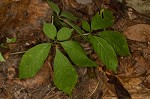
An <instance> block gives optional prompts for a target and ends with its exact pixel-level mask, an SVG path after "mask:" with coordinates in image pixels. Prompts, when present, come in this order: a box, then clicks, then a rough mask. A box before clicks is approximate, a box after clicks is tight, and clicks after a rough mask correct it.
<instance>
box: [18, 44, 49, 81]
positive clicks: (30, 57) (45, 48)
mask: <svg viewBox="0 0 150 99" xmlns="http://www.w3.org/2000/svg"><path fill="white" fill-rule="evenodd" d="M50 48H51V44H50V43H43V44H39V45H36V46H34V47H33V48H31V49H29V50H28V51H27V52H26V53H25V54H24V55H23V57H22V60H21V62H20V65H19V78H20V79H22V78H30V77H33V76H34V75H35V74H36V73H37V72H38V71H39V70H40V68H41V66H42V65H43V63H44V61H45V60H46V58H47V56H48V53H49V51H50Z"/></svg>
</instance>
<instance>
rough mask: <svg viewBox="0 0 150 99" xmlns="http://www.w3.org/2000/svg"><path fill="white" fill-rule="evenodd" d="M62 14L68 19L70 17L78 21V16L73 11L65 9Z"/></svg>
mask: <svg viewBox="0 0 150 99" xmlns="http://www.w3.org/2000/svg"><path fill="white" fill-rule="evenodd" d="M60 16H62V17H65V18H67V19H69V20H72V21H76V20H77V19H78V18H77V17H76V16H74V15H73V14H72V13H70V12H67V11H63V12H62V13H61V15H60Z"/></svg>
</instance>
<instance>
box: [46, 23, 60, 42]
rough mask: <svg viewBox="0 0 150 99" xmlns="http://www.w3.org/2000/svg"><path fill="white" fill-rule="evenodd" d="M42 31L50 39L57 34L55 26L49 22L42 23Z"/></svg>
mask: <svg viewBox="0 0 150 99" xmlns="http://www.w3.org/2000/svg"><path fill="white" fill-rule="evenodd" d="M43 32H44V33H45V34H46V35H47V36H48V37H49V38H50V39H52V40H54V39H55V37H56V34H57V30H56V27H55V26H54V25H53V24H50V23H44V26H43Z"/></svg>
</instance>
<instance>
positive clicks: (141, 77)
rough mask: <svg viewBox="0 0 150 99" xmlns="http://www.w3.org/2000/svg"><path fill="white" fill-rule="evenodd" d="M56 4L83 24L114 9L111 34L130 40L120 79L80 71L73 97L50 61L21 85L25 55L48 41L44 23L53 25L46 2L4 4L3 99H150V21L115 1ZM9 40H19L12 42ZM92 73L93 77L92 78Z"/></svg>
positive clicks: (0, 30) (0, 22)
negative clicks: (58, 80)
mask: <svg viewBox="0 0 150 99" xmlns="http://www.w3.org/2000/svg"><path fill="white" fill-rule="evenodd" d="M53 1H55V3H56V4H58V5H59V7H60V8H61V9H62V10H67V11H69V12H72V13H73V14H75V15H76V16H77V17H79V18H81V17H82V18H85V19H88V18H90V17H91V16H93V15H94V14H95V13H96V12H97V11H98V7H99V6H102V4H103V6H104V7H106V8H108V9H110V10H112V11H113V12H114V15H115V24H114V25H113V27H112V29H114V30H116V31H120V32H122V33H123V34H124V35H125V36H126V38H127V40H128V44H129V48H130V52H131V55H130V56H127V57H119V56H118V60H119V66H118V70H117V74H116V75H114V76H113V77H110V78H108V76H107V75H106V73H105V72H104V71H103V70H102V69H101V68H92V69H89V68H78V69H77V72H78V75H79V79H78V83H77V85H76V87H75V89H74V90H73V93H72V96H68V95H67V94H64V93H63V92H62V91H59V90H58V89H57V88H56V87H55V86H54V84H53V80H52V77H53V69H52V65H51V63H52V62H51V60H52V59H50V58H51V57H48V59H47V60H46V62H45V63H44V65H43V67H42V68H41V70H40V71H39V72H38V73H37V74H36V76H35V77H33V78H29V79H24V80H19V79H18V66H19V62H20V60H21V57H22V55H23V54H24V51H26V50H28V49H29V48H31V47H33V46H35V45H37V44H40V43H42V42H45V41H46V40H47V39H46V37H45V35H44V33H43V31H42V25H43V21H46V22H50V21H51V16H52V10H51V8H50V7H49V5H48V4H47V2H46V0H1V1H0V44H1V46H0V52H1V53H2V55H3V56H4V57H5V62H0V99H71V98H72V99H117V97H118V98H119V99H130V98H128V96H126V95H127V94H126V91H128V92H129V93H130V95H131V97H132V98H133V99H150V16H146V15H143V14H140V13H138V12H137V11H135V10H134V9H132V8H130V7H126V5H122V4H120V3H118V2H117V1H115V0H112V1H115V2H111V0H104V1H107V2H105V3H104V2H100V1H96V0H93V3H88V2H87V3H85V4H79V3H77V2H75V0H53ZM108 1H110V2H108ZM6 38H17V41H16V42H14V43H8V42H6ZM2 44H3V46H5V47H7V48H4V47H3V46H2ZM85 47H86V45H85ZM92 71H95V76H92V77H89V75H90V74H89V72H90V73H91V72H92ZM90 76H91V75H90ZM110 79H112V82H111V83H109V82H108V80H110ZM120 97H121V98H120Z"/></svg>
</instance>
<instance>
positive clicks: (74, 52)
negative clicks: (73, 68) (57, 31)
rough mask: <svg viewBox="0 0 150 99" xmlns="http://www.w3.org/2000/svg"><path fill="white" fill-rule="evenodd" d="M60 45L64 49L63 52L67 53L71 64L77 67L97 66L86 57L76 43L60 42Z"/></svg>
mask: <svg viewBox="0 0 150 99" xmlns="http://www.w3.org/2000/svg"><path fill="white" fill-rule="evenodd" d="M61 45H62V47H63V48H64V49H65V51H66V52H67V54H68V55H69V57H70V59H71V60H72V61H73V63H75V64H76V65H77V66H81V67H92V66H97V64H96V63H95V62H93V61H92V60H90V59H89V58H88V57H87V56H86V53H85V52H84V50H83V48H82V47H81V45H80V44H79V43H78V42H76V41H65V42H62V43H61Z"/></svg>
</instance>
